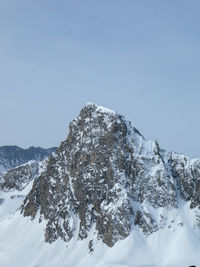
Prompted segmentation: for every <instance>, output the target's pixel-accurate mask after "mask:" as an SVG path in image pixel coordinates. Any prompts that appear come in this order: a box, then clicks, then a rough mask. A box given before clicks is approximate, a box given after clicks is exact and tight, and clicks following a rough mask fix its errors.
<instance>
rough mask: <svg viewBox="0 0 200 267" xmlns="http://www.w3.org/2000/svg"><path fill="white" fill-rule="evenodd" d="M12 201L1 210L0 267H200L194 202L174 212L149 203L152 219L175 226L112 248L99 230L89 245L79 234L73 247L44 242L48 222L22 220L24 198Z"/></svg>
mask: <svg viewBox="0 0 200 267" xmlns="http://www.w3.org/2000/svg"><path fill="white" fill-rule="evenodd" d="M30 188H31V184H30V185H29V186H28V187H27V188H26V189H24V190H23V191H22V192H21V194H22V193H23V194H25V193H28V191H29V190H30ZM16 193H17V192H16ZM12 194H13V192H12ZM4 197H5V195H4ZM9 198H10V195H9V194H7V197H6V200H5V203H6V202H9V204H6V206H5V208H4V209H2V207H1V209H0V266H3V267H12V266H15V267H36V266H37V267H46V266H48V267H55V266H59V267H72V266H73V267H83V266H87V267H147V266H148V267H156V266H162V267H179V266H180V267H182V266H189V265H191V264H194V265H198V263H199V251H200V243H199V240H200V231H199V228H194V226H193V221H194V216H195V210H191V209H190V207H189V204H190V203H189V202H188V203H187V202H186V203H182V205H180V207H179V209H178V210H177V209H171V210H169V211H166V210H165V209H163V208H160V209H153V208H152V207H151V206H150V205H149V204H148V203H143V207H144V210H145V211H148V212H151V214H152V215H153V216H159V214H162V215H164V216H167V225H168V226H170V227H165V228H164V229H160V230H159V231H157V232H155V233H153V234H152V235H150V236H148V237H144V235H143V234H142V232H141V231H140V230H139V229H138V230H137V229H136V228H135V229H134V230H133V231H132V232H131V234H130V235H129V236H128V237H127V238H126V239H125V240H120V241H118V242H117V243H116V244H115V246H114V247H112V248H109V247H107V246H106V245H105V244H104V243H102V242H101V241H99V240H97V239H96V238H95V228H93V230H92V231H91V233H90V235H89V236H88V238H87V239H86V240H84V241H80V240H78V241H77V233H76V234H75V236H74V238H73V239H72V240H71V242H70V243H69V244H66V243H64V242H63V241H61V240H60V239H58V240H57V241H56V242H54V243H52V244H48V243H45V240H44V229H45V226H46V222H45V220H43V221H42V222H41V223H39V222H38V221H39V215H38V217H36V218H35V219H34V220H30V218H28V217H23V216H22V215H21V214H20V212H19V211H16V212H15V209H16V206H17V205H19V204H20V202H21V201H22V199H21V198H20V199H12V200H9ZM16 200H17V205H16V203H15V201H16ZM5 203H4V204H5ZM4 204H2V206H4ZM166 213H168V214H166ZM74 220H77V218H74ZM183 221H184V224H183V226H181V225H180V223H181V222H183ZM90 240H93V244H94V252H92V253H89V249H88V244H89V241H90Z"/></svg>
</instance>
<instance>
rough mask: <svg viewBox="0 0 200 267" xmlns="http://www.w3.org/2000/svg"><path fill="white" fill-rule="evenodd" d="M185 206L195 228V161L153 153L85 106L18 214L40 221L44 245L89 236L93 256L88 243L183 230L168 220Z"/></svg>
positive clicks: (199, 178)
mask: <svg viewBox="0 0 200 267" xmlns="http://www.w3.org/2000/svg"><path fill="white" fill-rule="evenodd" d="M29 173H30V172H29ZM18 181H19V179H18ZM18 186H19V185H18ZM186 202H187V203H188V205H189V207H190V209H191V211H192V212H193V214H194V216H195V219H194V222H193V227H196V228H198V229H199V225H200V220H199V217H200V216H199V215H200V160H190V159H189V158H188V157H187V156H185V155H183V154H179V153H175V152H166V151H165V150H163V149H160V147H159V145H158V143H157V141H146V140H145V138H144V137H143V136H142V134H140V132H139V131H138V130H137V129H136V128H134V127H133V126H132V125H131V123H130V122H129V121H127V120H126V119H125V118H124V117H123V116H122V115H120V114H117V113H115V112H114V111H112V110H109V109H106V108H103V107H101V106H97V105H95V104H92V103H88V104H87V105H86V106H85V107H84V108H83V109H82V110H81V112H80V114H79V116H78V117H77V118H76V119H74V120H73V121H72V122H71V123H70V126H69V134H68V137H67V139H66V140H65V141H64V142H62V143H61V145H60V147H59V148H58V149H57V151H56V153H54V154H53V155H52V156H51V157H50V158H49V159H48V161H47V163H46V165H45V168H44V169H43V171H42V172H39V175H36V178H34V182H33V185H32V188H31V190H30V192H29V193H28V195H27V196H26V198H25V200H24V202H23V205H22V206H21V214H22V215H23V216H25V217H30V218H31V219H32V220H34V219H35V220H36V217H37V218H38V216H39V221H40V222H41V221H45V222H46V226H45V240H46V242H49V243H52V242H54V241H55V240H57V239H58V238H61V239H62V240H63V241H65V242H67V243H68V242H69V241H70V240H71V239H72V238H77V239H78V240H85V239H86V238H88V237H89V238H90V240H89V242H88V247H89V250H90V251H92V250H93V244H94V242H95V240H102V241H103V242H104V243H105V244H106V245H107V246H109V247H112V246H114V244H115V243H116V242H117V241H119V240H121V239H125V238H126V237H128V236H129V235H130V233H131V231H133V232H134V231H140V232H141V233H142V234H143V235H144V236H150V235H151V234H152V233H155V232H156V231H158V230H159V229H163V228H170V227H173V224H174V223H177V225H179V227H182V226H183V225H184V219H183V218H181V217H180V218H178V219H177V220H176V212H175V213H174V219H173V220H170V221H169V219H168V214H169V212H170V211H171V210H174V211H176V210H178V209H179V208H180V207H181V205H183V203H186Z"/></svg>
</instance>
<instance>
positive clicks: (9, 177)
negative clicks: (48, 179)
mask: <svg viewBox="0 0 200 267" xmlns="http://www.w3.org/2000/svg"><path fill="white" fill-rule="evenodd" d="M38 172H39V163H38V162H37V161H32V162H29V163H27V164H24V165H21V166H20V167H17V168H14V169H12V170H10V171H8V172H7V173H6V174H5V175H4V176H3V178H2V180H1V181H0V190H1V191H4V192H6V191H10V190H18V191H21V190H23V189H24V188H25V187H26V186H27V185H28V184H29V183H30V182H31V181H32V180H33V178H34V177H35V176H36V175H37V174H38Z"/></svg>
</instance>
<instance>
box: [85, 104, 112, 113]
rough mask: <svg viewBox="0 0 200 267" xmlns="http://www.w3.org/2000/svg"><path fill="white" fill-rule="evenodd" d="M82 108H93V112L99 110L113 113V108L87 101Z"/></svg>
mask: <svg viewBox="0 0 200 267" xmlns="http://www.w3.org/2000/svg"><path fill="white" fill-rule="evenodd" d="M84 108H86V109H89V110H93V112H94V111H96V112H101V113H111V114H113V115H115V111H114V110H111V109H108V108H106V107H103V106H99V105H96V104H94V103H91V102H87V104H86V105H85V107H84ZM84 108H83V109H84Z"/></svg>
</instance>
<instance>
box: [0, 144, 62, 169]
mask: <svg viewBox="0 0 200 267" xmlns="http://www.w3.org/2000/svg"><path fill="white" fill-rule="evenodd" d="M56 149H57V148H56V147H51V148H47V149H45V148H41V147H34V146H31V147H29V148H28V149H23V148H20V147H18V146H0V172H1V173H3V172H6V171H8V170H10V169H12V168H15V167H17V166H19V165H21V164H24V163H26V162H28V161H29V160H35V161H42V160H43V159H45V158H46V157H49V156H50V155H51V153H52V152H55V151H56Z"/></svg>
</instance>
